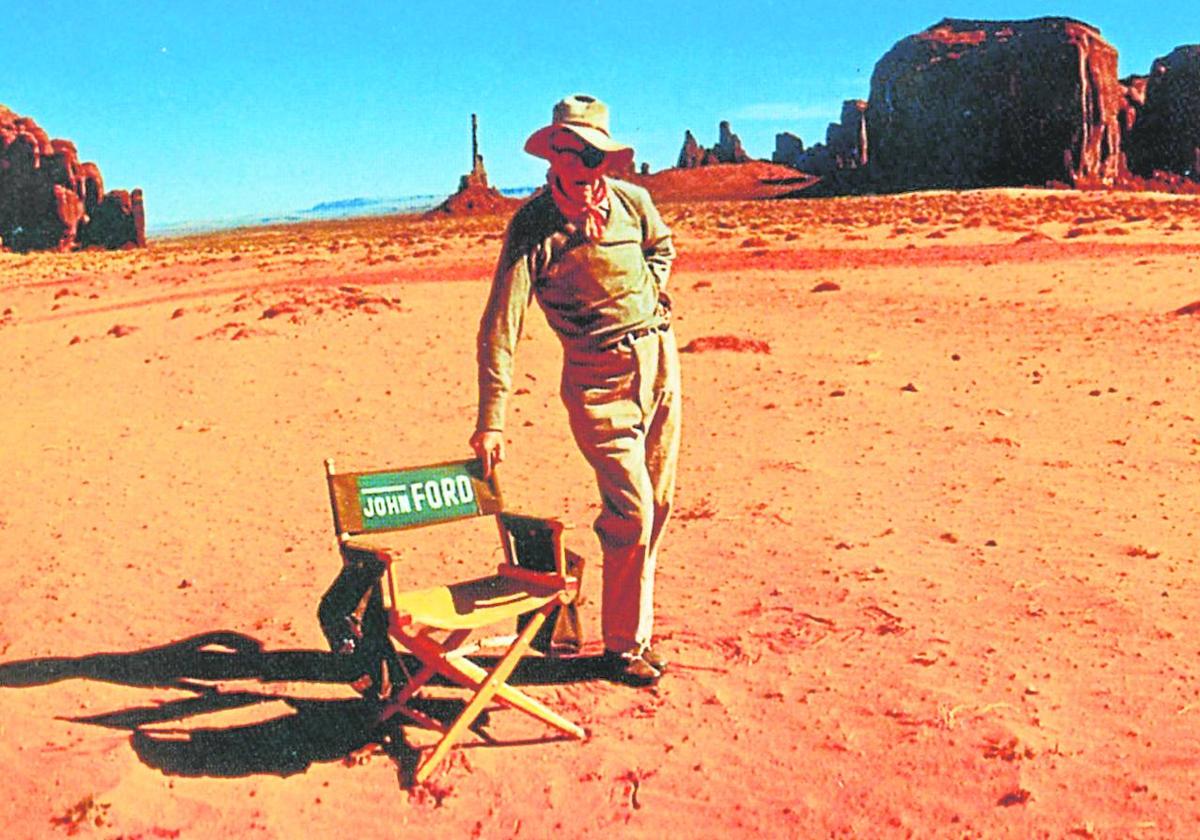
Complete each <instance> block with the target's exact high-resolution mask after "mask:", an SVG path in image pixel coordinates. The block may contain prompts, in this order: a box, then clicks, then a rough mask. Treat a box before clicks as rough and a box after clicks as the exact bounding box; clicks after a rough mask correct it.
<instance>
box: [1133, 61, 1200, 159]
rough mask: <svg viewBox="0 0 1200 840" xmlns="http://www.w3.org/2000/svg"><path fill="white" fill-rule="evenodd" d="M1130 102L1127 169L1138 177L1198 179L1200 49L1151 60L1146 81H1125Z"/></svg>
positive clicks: (1144, 79)
mask: <svg viewBox="0 0 1200 840" xmlns="http://www.w3.org/2000/svg"><path fill="white" fill-rule="evenodd" d="M1139 85H1140V86H1141V87H1142V89H1143V91H1144V92H1143V93H1142V94H1141V96H1140V103H1139V96H1138V94H1137V86H1139ZM1130 101H1131V104H1132V108H1133V109H1134V110H1135V112H1136V113H1135V120H1134V122H1133V125H1132V127H1131V130H1130V132H1129V143H1128V147H1129V168H1130V169H1132V170H1133V171H1134V172H1135V173H1137V174H1138V175H1142V176H1152V175H1153V174H1154V173H1155V172H1157V171H1163V172H1171V173H1177V174H1181V175H1189V176H1191V177H1192V178H1196V179H1198V180H1200V44H1193V45H1190V46H1183V47H1178V48H1176V49H1175V50H1173V51H1172V52H1171V53H1170V54H1168V55H1166V56H1163V57H1161V58H1157V59H1155V60H1154V64H1153V65H1152V66H1151V68H1150V75H1149V76H1148V77H1141V78H1140V79H1139V78H1136V77H1135V78H1134V79H1131V80H1130ZM1139 105H1140V108H1139Z"/></svg>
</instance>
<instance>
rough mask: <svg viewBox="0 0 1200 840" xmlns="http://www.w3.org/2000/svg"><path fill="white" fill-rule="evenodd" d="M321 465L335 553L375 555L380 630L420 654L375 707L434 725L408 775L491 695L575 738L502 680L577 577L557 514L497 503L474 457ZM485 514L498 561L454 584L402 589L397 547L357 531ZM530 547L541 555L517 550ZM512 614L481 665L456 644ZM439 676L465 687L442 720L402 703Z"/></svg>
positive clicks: (432, 760)
mask: <svg viewBox="0 0 1200 840" xmlns="http://www.w3.org/2000/svg"><path fill="white" fill-rule="evenodd" d="M325 474H326V478H327V481H328V484H329V498H330V503H331V505H332V507H333V522H334V529H335V530H336V532H337V538H338V546H339V549H340V550H341V553H342V557H343V560H345V561H347V562H349V559H350V555H351V554H361V553H367V554H370V555H373V556H374V557H376V558H377V559H378V560H379V561H380V562H381V563H383V564H384V567H385V571H384V585H383V601H384V609H385V611H386V614H387V627H388V634H389V635H390V636H391V637H392V638H393V639H395V640H396V642H398V643H399V644H400V645H401V646H402V647H403V648H404V649H405V650H407V651H409V652H411V653H412V654H413V655H414V656H416V657H417V659H419V660H420V662H421V666H420V668H419V669H418V670H417V672H416V673H415V674H410V675H409V679H408V682H407V683H406V684H405V685H404V686H403V688H401V689H400V690H399V692H398V693H397V694H396V695H395V696H394V697H393V698H391V700H390V701H389V702H388V703H387V704H386V705H385V706H384V708H383V709H382V711H381V713H380V715H379V719H378V720H379V722H380V723H382V722H384V721H387V720H389V719H391V718H392V717H394V716H395V715H397V714H400V715H404V716H405V717H407V718H409V719H411V720H413V721H415V722H416V723H418V724H420V725H422V726H425V727H428V728H431V729H434V730H437V731H439V732H441V733H442V737H441V739H440V740H439V741H438V743H437V744H436V745H435V746H434V748H433V750H432V752H430V754H429V755H428V756H426V758H425V759H424V760H423V761H421V762H420V764H419V765H418V766H417V770H416V773H415V775H414V781H415V782H416V783H417V784H420V783H422V782H424V781H425V780H426V779H428V778H429V776H430V774H431V773H432V772H433V770H434V769H435V768H436V767H437V766H438V764H439V763H440V762H441V761H442V759H443V758H445V757H446V755H447V753H448V752H449V751H450V749H451V747H453V746H454V744H455V742H456V741H458V740H459V739H460V738H461V737H462V736H463V734H465V732H466V730H467V729H468V728H470V727H471V725H472V724H473V723H474V722H475V720H476V718H477V717H478V716H479V714H480V713H481V712H482V711H483V710H484V708H485V707H486V706H487V705H488V703H490V702H491V701H492V700H493V699H496V700H499V701H500V702H501V703H503V704H505V705H508V706H511V707H512V708H515V709H520V710H521V711H523V712H525V713H526V714H529V715H532V716H533V717H535V718H537V719H539V720H541V721H544V722H545V723H547V724H549V725H550V726H552V727H554V728H556V729H558V730H561V731H562V732H565V733H566V734H568V735H570V736H572V737H574V738H583V737H584V736H585V733H584V730H583V729H582V728H581V727H579V726H577V725H576V724H574V723H572V722H570V721H569V720H567V719H566V718H564V717H562V716H561V715H559V714H558V713H556V712H554V711H552V710H551V709H549V708H547V707H546V706H545V705H543V704H542V703H540V702H538V701H537V700H535V699H533V698H532V697H530V696H529V695H527V694H525V693H524V692H522V691H520V690H518V689H517V688H515V687H513V686H511V685H509V684H508V682H507V680H508V678H509V676H510V675H511V674H512V671H513V669H514V668H515V667H516V666H517V663H518V662H519V661H520V659H521V657H522V656H524V655H525V653H526V652H527V650H528V648H529V645H530V642H531V641H532V640H533V639H534V637H535V636H536V635H537V634H538V631H539V630H541V629H542V626H543V625H544V624H545V622H546V619H547V617H548V616H550V614H551V613H552V612H554V610H555V609H557V608H559V607H565V606H566V605H568V604H570V603H571V602H572V601H574V599H575V598H576V596H577V594H578V590H579V579H578V577H576V576H575V575H572V574H569V573H568V565H567V558H566V553H565V551H564V549H563V545H562V530H563V525H562V523H561V522H558V521H556V520H553V519H541V518H537V517H531V516H521V515H518V514H513V513H508V512H506V511H504V503H503V500H502V498H501V495H500V489H499V485H498V483H497V481H496V474H495V471H493V472H492V474H491V476H490V478H489V479H487V480H485V479H484V478H483V474H482V469H481V466H480V463H479V462H478V461H477V460H476V461H454V462H450V463H443V464H435V465H432V466H425V467H415V468H405V469H388V470H374V471H369V472H345V473H339V472H336V471H335V469H334V464H333V460H332V459H330V460H326V461H325ZM485 515H494V516H495V517H496V522H497V524H498V526H499V530H500V542H501V545H502V546H503V549H504V562H502V563H501V564H500V566H499V568H498V569H497V571H496V574H494V575H489V576H487V577H480V578H474V579H472V580H467V581H464V582H461V583H454V584H449V585H445V586H431V587H426V588H423V589H415V590H408V591H404V590H402V589H401V586H400V582H399V579H398V578H399V574H398V569H397V566H398V565H399V560H400V555H399V553H398V552H395V551H393V550H391V549H390V548H383V547H380V546H378V545H376V544H375V543H373V542H368V541H365V540H363V539H362V538H363V537H364V536H368V535H371V534H377V533H381V532H389V531H400V530H405V529H410V528H420V527H425V526H431V525H438V524H444V523H448V522H454V521H456V520H462V519H466V518H469V517H476V516H485ZM530 552H540V554H541V555H543V556H541V557H533V558H529V557H525V556H523V555H526V554H529V553H530ZM546 554H548V555H549V556H548V557H547V556H544V555H546ZM539 560H540V561H541V562H538V561H539ZM522 561H525V562H522ZM530 567H532V568H530ZM539 568H541V569H545V570H538V569H539ZM518 618H519V619H520V621H521V625H520V626H521V630H520V632H519V633H518V634H517V636H516V639H515V640H514V641H513V642H512V643H511V644H510V645H509V647H508V649H507V650H506V651H505V652H504V654H503V655H502V656H501V657H500V659H499V660H498V661H497V662H496V664H495V665H494V666H493V668H492V669H491V671H490V672H489V671H487V670H485V669H484V668H483V667H481V666H479V665H477V664H476V663H474V662H472V661H471V660H469V659H467V658H466V655H465V654H464V653H463V652H462V651H461V650H460V648H462V646H463V644H464V643H465V642H466V641H467V639H468V637H469V636H470V635H471V632H472V631H474V630H478V629H481V628H484V627H488V626H490V625H493V624H497V623H500V622H505V621H513V620H515V619H518ZM439 637H440V638H439ZM438 675H440V676H442V677H444V678H446V679H448V680H450V681H451V682H453V683H455V684H457V685H460V686H463V687H465V688H469V689H471V690H473V691H474V695H473V696H472V697H471V698H470V700H469V701H468V702H467V704H466V707H465V708H464V709H463V710H462V712H461V713H460V714H459V716H458V718H457V719H455V721H454V722H453V723H452V724H450V725H449V726H445V725H444V724H442V723H440V722H439V721H437V720H434V719H433V718H431V717H429V716H428V715H426V714H424V713H423V712H421V711H419V710H418V709H415V708H412V707H411V706H410V705H409V704H408V703H409V701H410V700H411V699H412V698H413V697H414V696H415V695H416V694H417V692H418V691H420V690H421V688H422V687H424V686H425V685H426V684H427V683H428V682H429V681H430V680H431V679H433V677H435V676H438Z"/></svg>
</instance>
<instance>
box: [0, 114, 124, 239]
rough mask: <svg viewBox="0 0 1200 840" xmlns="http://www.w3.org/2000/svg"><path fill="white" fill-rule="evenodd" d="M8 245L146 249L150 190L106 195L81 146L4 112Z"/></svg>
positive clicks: (2, 197) (0, 174)
mask: <svg viewBox="0 0 1200 840" xmlns="http://www.w3.org/2000/svg"><path fill="white" fill-rule="evenodd" d="M0 242H2V244H3V246H4V247H6V248H10V249H13V250H18V251H34V250H59V251H69V250H72V249H74V248H78V247H87V246H89V245H98V246H102V247H106V248H121V247H125V246H127V245H138V246H141V245H145V244H146V221H145V211H144V206H143V202H142V191H141V190H134V191H133V192H132V193H129V192H126V191H125V190H115V191H113V192H110V193H107V194H106V193H105V192H104V181H103V179H102V178H101V176H100V169H99V168H98V167H97V166H96V164H94V163H81V162H80V160H79V154H78V152H77V150H76V148H75V144H74V143H72V142H70V141H69V140H51V139H50V137H49V135H48V134H47V133H46V132H45V131H44V130H43V129H42V128H41V127H40V126H39V125H38V124H37V123H36V122H34V121H33V120H32V119H31V118H29V117H22V116H19V115H17V114H16V113H14V112H13V111H11V110H9V109H8V108H6V107H4V106H2V105H0Z"/></svg>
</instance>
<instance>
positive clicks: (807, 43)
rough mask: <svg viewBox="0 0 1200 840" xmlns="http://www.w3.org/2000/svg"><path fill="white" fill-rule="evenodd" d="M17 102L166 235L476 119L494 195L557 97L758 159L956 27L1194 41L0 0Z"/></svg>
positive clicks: (1088, 17) (443, 187) (445, 155)
mask: <svg viewBox="0 0 1200 840" xmlns="http://www.w3.org/2000/svg"><path fill="white" fill-rule="evenodd" d="M0 12H2V13H3V17H2V19H3V20H4V26H3V28H2V29H0V44H3V52H4V54H5V65H6V69H5V73H4V81H3V84H0V103H2V104H5V105H7V106H8V107H10V108H12V109H13V110H15V111H17V112H18V113H20V114H24V115H28V116H31V117H33V118H34V119H35V120H37V122H38V123H39V124H40V125H42V126H43V127H44V128H45V129H46V130H47V131H48V132H49V133H50V135H51V136H52V137H63V138H67V139H70V140H73V141H75V143H76V145H77V146H78V147H79V152H80V156H81V157H82V158H83V159H85V160H94V161H95V162H96V163H98V164H99V165H100V169H101V172H102V173H103V175H104V179H105V185H106V187H107V188H109V189H112V188H117V187H124V188H132V187H135V186H140V187H142V188H143V189H144V190H145V192H146V208H147V216H148V220H149V222H150V224H151V225H152V226H154V225H156V224H168V223H173V222H180V221H192V220H205V219H220V218H228V217H234V216H244V215H247V214H257V213H263V214H267V213H277V212H282V211H287V210H296V209H301V208H304V207H308V206H311V205H313V204H316V203H318V202H321V201H326V200H336V199H341V198H351V197H356V196H368V197H395V196H404V195H414V194H424V193H433V194H447V193H449V192H451V191H452V190H453V189H454V188H455V187H456V185H457V182H458V176H459V175H460V174H462V173H463V172H465V171H467V169H468V168H469V167H470V138H469V126H470V114H471V113H472V112H474V113H478V114H479V119H480V134H481V144H482V152H483V154H484V157H485V161H486V163H487V167H488V172H489V174H490V175H491V180H492V182H493V183H494V184H496V185H498V186H506V187H508V186H512V187H516V186H531V185H535V184H537V183H539V182H540V181H541V180H542V177H543V174H544V166H543V165H542V164H541V163H540V162H539V161H537V160H535V159H533V158H530V157H528V156H527V155H525V154H524V153H523V152H522V151H521V147H522V145H523V143H524V140H525V137H526V136H527V135H528V134H529V133H530V132H531V131H533V130H534V129H536V128H537V127H539V126H541V125H542V124H544V123H545V122H547V121H548V120H549V115H550V109H551V107H552V105H553V103H554V102H555V101H556V100H557V99H559V98H561V97H562V96H563V95H565V94H568V93H573V92H577V91H584V92H589V93H592V94H594V95H597V96H599V97H600V98H602V99H604V100H605V101H607V102H608V103H609V104H610V106H611V108H612V111H613V131H614V133H615V134H616V135H617V136H618V137H619V138H620V139H622V140H624V141H626V142H629V143H631V144H632V145H634V147H635V148H636V149H637V151H638V160H639V161H646V162H648V163H649V164H650V165H651V168H653V169H660V168H663V167H666V166H670V165H672V164H674V162H675V158H676V156H677V155H678V152H679V147H680V145H681V144H682V141H683V133H684V130H685V129H691V130H692V132H693V133H694V134H695V135H696V137H697V139H698V140H699V141H700V142H701V143H702V144H704V145H711V144H712V143H714V142H715V141H716V135H717V123H718V122H719V121H720V120H722V119H728V120H730V121H731V123H732V126H733V129H734V131H735V132H737V133H738V134H739V135H740V136H741V138H742V141H743V143H744V145H745V146H746V148H747V151H749V153H750V154H751V155H752V156H755V157H764V158H766V157H770V154H771V151H772V150H773V148H774V138H775V134H776V133H778V132H781V131H791V132H793V133H796V134H799V135H800V136H801V137H802V138H803V139H804V141H805V142H806V143H813V142H816V141H819V140H822V139H823V137H824V133H825V126H826V124H827V123H828V122H829V121H831V120H833V119H836V118H837V116H838V114H839V112H840V108H841V102H842V100H844V99H851V98H863V99H865V98H866V97H867V94H868V90H869V84H870V76H871V71H872V69H873V68H874V65H875V62H876V61H877V60H878V59H879V58H880V57H881V56H882V55H883V54H884V52H886V51H887V50H888V49H889V48H890V47H891V46H892V45H893V44H894V43H895V42H896V41H898V40H900V39H901V38H903V37H905V36H906V35H909V34H911V33H913V32H916V31H919V30H921V29H923V28H925V27H927V26H929V25H930V24H933V23H935V22H937V21H938V20H940V19H941V18H943V17H968V18H996V19H1023V18H1029V17H1039V16H1043V15H1064V16H1069V17H1075V18H1078V19H1080V20H1083V21H1086V22H1088V23H1091V24H1093V25H1095V26H1097V27H1099V28H1100V30H1101V32H1102V33H1103V35H1104V37H1105V38H1106V39H1107V40H1108V41H1109V42H1110V43H1111V44H1113V46H1115V47H1116V48H1117V50H1118V51H1119V53H1120V56H1121V65H1120V72H1121V74H1122V75H1127V74H1129V73H1145V72H1146V71H1147V70H1149V67H1150V64H1151V62H1152V61H1153V60H1154V58H1155V57H1156V56H1159V55H1165V54H1166V53H1167V52H1169V51H1170V50H1171V49H1173V48H1174V47H1176V46H1178V45H1181V44H1185V43H1197V42H1200V22H1198V21H1200V19H1198V18H1197V17H1196V15H1195V11H1194V2H1187V3H1184V2H1182V1H1181V0H1167V2H1163V3H1159V4H1151V3H1137V4H1135V3H1132V2H1123V3H1122V2H1091V3H1084V2H1059V3H1056V4H1054V3H1045V2H1007V3H1002V2H924V0H917V1H916V2H909V3H905V4H903V5H898V6H895V7H890V6H889V7H886V8H878V7H873V6H865V5H864V6H861V7H856V6H855V5H854V4H852V3H844V2H828V1H827V0H790V2H768V1H767V0H759V2H754V0H746V2H735V0H729V2H710V1H709V0H690V2H679V3H662V2H646V3H641V4H636V3H629V2H624V3H617V2H596V1H594V0H575V2H558V3H553V2H526V3H518V2H508V0H493V2H478V3H476V2H464V3H453V2H445V3H436V2H423V0H421V1H419V2H373V3H371V2H353V1H352V0H324V1H323V2H310V1H309V0H292V2H282V0H239V1H238V2H225V0H211V2H205V3H199V2H188V0H173V2H168V0H162V1H161V2H149V1H148V0H122V2H113V1H112V0H92V2H59V0H50V2H41V3H32V2H27V0H0Z"/></svg>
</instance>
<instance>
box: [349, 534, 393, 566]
mask: <svg viewBox="0 0 1200 840" xmlns="http://www.w3.org/2000/svg"><path fill="white" fill-rule="evenodd" d="M338 548H339V549H341V550H342V556H343V557H345V556H346V555H345V552H346V551H347V550H349V551H354V552H357V553H360V554H369V555H370V556H372V557H374V558H375V559H376V560H378V561H379V562H380V563H386V564H388V565H390V564H391V563H392V561H393V560H395V559H396V554H395V552H394V551H393V550H392V549H390V548H387V547H385V546H381V545H374V544H372V543H368V542H363V541H361V540H356V539H354V538H353V537H345V538H342V539H339V540H338Z"/></svg>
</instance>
